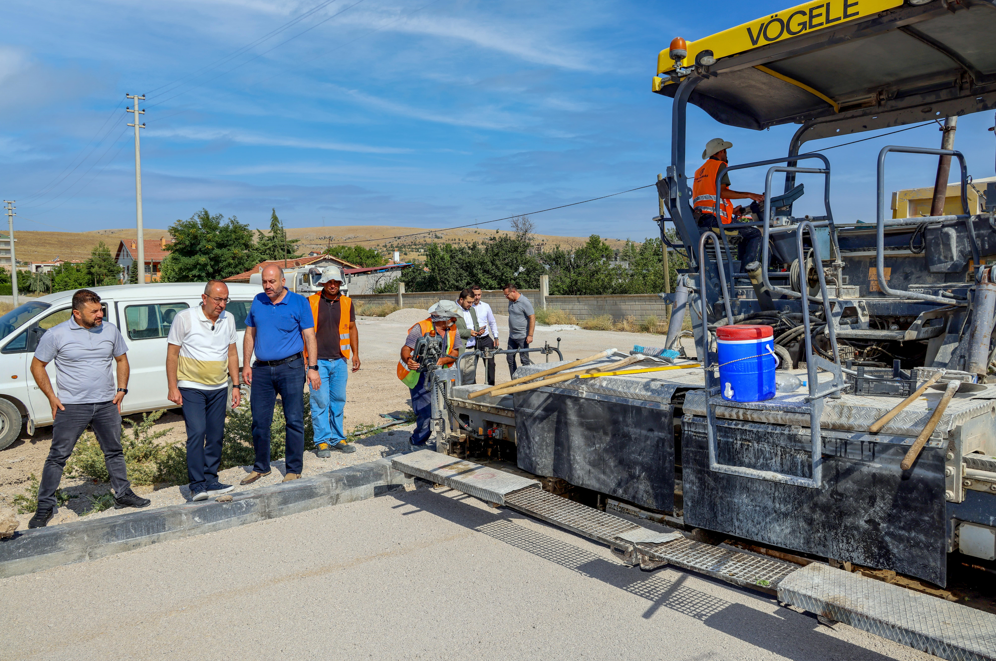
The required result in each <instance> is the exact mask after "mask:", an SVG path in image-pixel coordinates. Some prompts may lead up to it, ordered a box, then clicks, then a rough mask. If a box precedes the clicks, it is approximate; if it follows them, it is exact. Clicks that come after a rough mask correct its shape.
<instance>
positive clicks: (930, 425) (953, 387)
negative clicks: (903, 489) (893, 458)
mask: <svg viewBox="0 0 996 661" xmlns="http://www.w3.org/2000/svg"><path fill="white" fill-rule="evenodd" d="M959 385H960V382H959V381H951V382H950V383H948V387H947V389H946V390H945V391H944V396H943V397H941V401H940V402H939V403H938V404H937V408H936V409H934V414H933V415H932V416H930V420H928V421H927V426H926V427H924V428H923V431H922V432H920V435H919V436H917V437H916V440H915V441H913V445H911V446H910V449H909V451H907V452H906V456H905V457H903V463H901V464H900V466H901V467H902V469H903V470H904V471H907V470H909V469H910V467H912V466H913V462H915V461H916V458H917V457H919V456H920V451H921V450H923V446H924V445H926V444H927V440H928V439H929V438H930V435H931V434H933V433H934V429H935V428H936V427H937V423H938V422H940V421H941V416H942V415H944V409H946V408H947V407H948V404H949V403H950V402H951V398H952V397H954V395H955V393H956V392H958V386H959Z"/></svg>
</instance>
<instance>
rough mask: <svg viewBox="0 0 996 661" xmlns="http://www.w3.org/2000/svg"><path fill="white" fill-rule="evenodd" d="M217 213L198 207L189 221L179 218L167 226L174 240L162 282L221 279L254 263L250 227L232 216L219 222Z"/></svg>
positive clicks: (257, 258)
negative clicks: (225, 220) (213, 213)
mask: <svg viewBox="0 0 996 661" xmlns="http://www.w3.org/2000/svg"><path fill="white" fill-rule="evenodd" d="M223 220H224V217H223V216H222V215H221V214H220V213H219V214H215V215H213V216H212V215H211V214H210V213H209V212H208V210H207V209H201V210H200V211H198V212H197V213H195V214H194V215H193V216H191V217H190V219H189V220H178V221H176V222H175V223H173V226H172V227H170V228H169V233H170V236H172V237H173V243H171V244H169V245H167V246H166V250H168V251H169V255H168V256H167V257H166V259H165V260H164V261H163V265H162V270H161V272H160V280H162V281H163V282H204V281H206V280H211V279H219V280H220V279H224V278H227V277H229V276H232V275H236V274H238V273H242V272H243V271H248V270H249V269H251V268H252V267H253V266H255V265H256V264H257V263H258V262H259V261H260V258H259V256H258V254H257V253H256V248H255V246H254V245H253V240H252V239H253V236H252V230H251V229H249V226H248V225H243V224H242V223H240V222H239V221H238V219H237V218H236V217H235V216H232V217H231V218H229V219H228V222H224V223H223V222H222V221H223Z"/></svg>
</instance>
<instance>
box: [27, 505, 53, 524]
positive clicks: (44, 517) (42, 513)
mask: <svg viewBox="0 0 996 661" xmlns="http://www.w3.org/2000/svg"><path fill="white" fill-rule="evenodd" d="M53 516H55V510H54V509H53V508H51V507H49V508H48V509H42V508H40V507H39V508H38V511H37V512H35V515H34V516H33V517H31V520H30V521H28V527H29V528H44V527H45V526H47V525H48V522H49V521H51V520H52V517H53Z"/></svg>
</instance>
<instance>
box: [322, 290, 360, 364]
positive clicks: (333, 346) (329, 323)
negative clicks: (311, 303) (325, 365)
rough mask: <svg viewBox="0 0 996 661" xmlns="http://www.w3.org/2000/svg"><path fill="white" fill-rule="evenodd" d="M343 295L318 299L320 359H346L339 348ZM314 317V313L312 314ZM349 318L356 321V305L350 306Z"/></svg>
mask: <svg viewBox="0 0 996 661" xmlns="http://www.w3.org/2000/svg"><path fill="white" fill-rule="evenodd" d="M341 298H342V297H341V296H336V298H335V300H334V301H331V300H329V299H327V298H325V296H324V295H323V296H322V297H321V298H320V299H319V300H318V328H319V329H320V330H318V331H317V336H318V360H345V358H343V356H342V350H341V349H340V348H339V339H340V338H339V319H340V318H341V317H342V313H341V309H340V306H339V299H341ZM312 317H314V315H312ZM349 320H350V321H351V322H353V323H356V306H355V305H350V306H349Z"/></svg>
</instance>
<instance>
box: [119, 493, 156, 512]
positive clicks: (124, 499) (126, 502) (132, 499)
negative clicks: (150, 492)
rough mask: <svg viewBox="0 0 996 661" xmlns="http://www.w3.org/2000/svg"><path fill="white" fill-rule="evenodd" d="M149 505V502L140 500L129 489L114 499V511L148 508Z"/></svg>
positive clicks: (139, 497)
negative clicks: (129, 508) (127, 508)
mask: <svg viewBox="0 0 996 661" xmlns="http://www.w3.org/2000/svg"><path fill="white" fill-rule="evenodd" d="M151 504H152V501H151V500H149V499H148V498H142V497H141V496H139V495H138V494H137V493H135V492H134V491H132V490H131V489H128V490H127V491H125V492H124V494H122V496H121V497H120V498H118V497H117V496H115V497H114V509H116V510H123V509H124V508H126V507H148V506H149V505H151Z"/></svg>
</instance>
